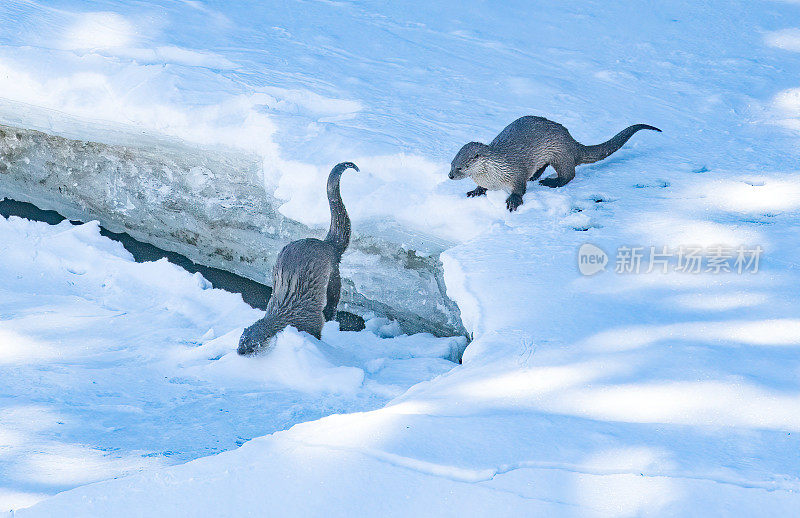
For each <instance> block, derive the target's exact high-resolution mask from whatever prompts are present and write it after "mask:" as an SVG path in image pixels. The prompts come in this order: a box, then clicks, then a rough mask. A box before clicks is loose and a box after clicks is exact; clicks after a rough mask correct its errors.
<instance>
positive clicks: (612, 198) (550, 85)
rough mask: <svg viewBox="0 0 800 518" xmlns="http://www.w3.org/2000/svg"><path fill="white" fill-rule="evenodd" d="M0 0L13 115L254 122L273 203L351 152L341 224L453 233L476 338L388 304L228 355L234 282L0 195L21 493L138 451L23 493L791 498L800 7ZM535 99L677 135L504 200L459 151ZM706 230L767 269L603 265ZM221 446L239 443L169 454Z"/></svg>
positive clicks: (798, 408) (150, 500) (290, 201)
mask: <svg viewBox="0 0 800 518" xmlns="http://www.w3.org/2000/svg"><path fill="white" fill-rule="evenodd" d="M0 13H2V17H3V19H4V21H8V23H7V24H6V25H7V32H5V33H4V34H3V35H2V36H0V43H2V44H3V46H2V47H0V70H2V74H0V85H2V89H0V92H2V95H0V96H1V97H5V98H7V99H8V100H9V101H13V103H12V102H9V103H8V104H7V105H6V104H4V105H3V106H6V108H4V109H3V110H2V115H3V120H6V121H12V122H13V120H14V118H16V120H17V121H18V122H19V121H20V120H22V119H24V116H25V113H24V111H23V112H21V111H20V110H19V106H20V105H19V104H17V103H20V102H21V103H28V104H33V105H36V106H38V107H44V108H48V109H50V110H56V111H60V112H65V113H68V114H69V115H71V116H77V117H83V118H87V119H98V120H99V121H102V122H113V123H125V124H134V125H138V126H139V127H141V128H143V129H145V130H147V131H151V132H160V133H164V134H169V135H173V136H178V137H180V138H184V139H187V140H190V141H193V142H199V143H201V144H208V145H211V144H214V145H216V144H224V145H233V146H240V147H245V148H247V149H248V150H251V151H257V152H259V153H261V154H262V156H264V158H265V168H264V171H265V186H266V187H267V188H268V189H271V190H275V194H276V196H277V197H278V198H280V199H283V200H285V201H286V203H285V205H284V206H283V207H282V211H283V212H284V214H286V215H287V216H290V217H294V218H297V219H299V220H301V221H303V222H304V223H308V224H310V225H314V226H318V227H321V226H324V224H325V221H326V218H327V213H326V210H325V200H324V198H323V197H322V196H321V195H320V194H321V193H320V192H319V189H317V186H318V185H322V180H323V178H324V173H325V171H326V170H327V168H329V167H330V164H331V163H333V162H337V161H340V160H343V159H352V160H355V161H356V162H357V163H358V164H359V165H360V166H361V167H362V169H363V171H364V173H365V174H364V175H363V176H362V177H360V179H359V180H353V179H351V181H350V182H349V183H348V182H347V180H345V182H344V185H343V196H344V198H345V200H346V201H347V203H348V207H349V208H351V213H352V216H353V220H354V226H356V227H357V226H359V225H369V224H371V222H373V221H375V220H377V219H384V218H392V219H393V221H395V222H396V223H397V224H398V226H400V227H402V228H405V229H407V231H408V232H409V233H415V234H420V235H425V236H430V237H431V238H435V239H440V240H443V241H444V242H453V243H456V244H455V245H454V246H452V247H450V248H449V249H448V250H447V251H446V252H445V253H444V255H443V262H444V267H445V277H446V281H447V289H448V293H449V294H450V296H451V297H452V298H453V299H454V300H455V301H456V302H458V304H459V306H460V308H461V312H462V317H463V321H464V324H465V325H466V326H467V328H468V329H469V330H470V331H471V332H472V333H473V338H474V341H473V342H471V343H470V345H469V347H468V348H467V350H466V352H465V355H464V363H463V365H461V366H455V365H454V364H452V363H448V362H447V361H446V360H444V359H442V358H441V357H442V356H447V355H448V353H449V351H450V350H451V348H452V347H454V342H452V341H448V340H446V339H443V340H436V339H433V338H430V337H425V338H422V337H419V336H416V337H405V336H398V337H393V338H381V337H380V336H381V335H383V336H387V335H392V334H394V333H392V330H391V326H389V328H383V329H378V328H379V324H380V323H379V322H373V326H372V328H373V331H369V330H366V331H364V332H361V333H339V332H338V331H337V330H336V329H335V328H331V327H329V328H327V329H326V332H325V334H324V335H323V341H322V342H316V341H312V340H309V339H308V338H306V337H302V336H300V335H297V334H296V333H292V332H291V331H290V332H287V333H286V334H285V335H284V336H282V338H281V344H280V345H279V348H278V349H277V350H276V351H275V353H274V354H273V355H268V356H265V357H263V358H259V359H257V360H249V359H241V358H237V357H235V356H234V355H232V354H231V353H230V351H231V349H232V348H233V345H234V343H235V341H236V332H237V330H238V329H240V328H241V326H243V325H245V324H246V323H248V322H249V321H252V320H253V319H254V318H256V317H257V316H258V313H257V312H255V311H253V310H251V309H249V308H248V307H247V306H245V305H244V304H243V303H242V302H241V301H240V300H239V299H238V298H237V297H233V296H232V295H229V294H225V293H222V292H218V291H216V290H208V289H203V288H204V287H205V286H206V285H205V283H204V282H203V281H202V279H200V278H197V277H192V276H190V275H188V274H185V273H182V272H180V271H179V270H177V269H176V268H174V267H172V266H170V265H168V264H164V263H151V264H135V263H133V262H131V261H130V259H129V258H128V257H127V255H126V254H125V252H124V251H122V250H121V249H119V247H117V245H114V244H113V243H111V242H109V241H106V240H104V239H102V238H100V237H99V236H98V234H97V229H96V227H95V226H93V225H91V224H88V225H83V226H80V227H69V226H67V225H66V224H62V225H60V226H56V227H47V226H45V225H42V224H35V223H29V222H25V221H22V220H11V221H7V222H6V221H0V233H2V237H3V241H4V242H5V243H9V246H8V247H6V250H10V251H7V252H5V253H4V255H3V256H2V260H0V268H2V270H1V271H2V278H3V279H6V281H5V285H4V286H3V288H2V290H3V291H0V294H2V311H3V313H2V315H3V319H2V321H1V322H2V327H0V333H2V334H0V337H2V344H3V349H2V353H0V354H2V356H0V358H2V362H1V363H0V367H2V368H3V371H4V372H3V379H4V380H6V379H9V380H11V381H10V382H6V383H4V384H3V388H2V395H3V400H2V401H3V404H4V405H5V406H6V408H5V409H4V412H3V415H2V418H1V419H2V421H0V441H2V442H0V473H2V477H1V478H0V481H2V486H3V489H2V490H1V491H4V493H0V499H2V500H3V501H4V502H8V503H7V504H4V505H5V507H14V508H19V507H22V506H25V505H27V504H29V503H33V502H34V501H36V500H39V499H41V498H43V497H44V496H47V495H50V494H52V493H54V492H56V491H59V490H61V489H65V488H69V487H74V486H77V485H81V484H85V483H88V482H91V481H94V480H101V479H104V478H111V477H116V476H118V475H120V474H124V473H130V472H133V471H137V470H140V471H141V472H140V473H138V474H135V475H133V476H130V477H125V478H118V479H116V480H109V481H105V482H100V483H98V484H91V485H85V486H83V487H79V488H77V489H74V490H72V491H67V492H64V493H61V494H59V495H57V496H55V497H53V498H49V499H45V500H43V501H41V502H39V503H38V505H35V506H34V507H31V508H29V509H21V510H19V511H18V512H17V513H16V514H17V515H19V516H57V515H65V514H69V515H71V516H151V515H164V516H179V515H182V516H198V515H202V516H228V515H237V516H239V515H241V516H248V515H250V516H263V515H300V516H318V515H322V514H324V515H326V516H352V515H356V514H362V515H398V516H409V515H454V516H455V515H457V516H463V515H486V516H488V515H492V516H496V515H501V516H502V515H530V514H534V513H539V514H543V515H546V516H550V515H558V516H561V515H566V516H569V515H589V514H600V515H613V516H642V515H658V516H676V515H679V516H726V515H727V516H743V515H745V516H748V515H749V516H754V515H768V516H789V515H793V514H796V512H797V509H798V508H800V470H799V469H798V466H800V441H799V440H798V432H800V355H798V346H800V299H798V297H797V289H796V287H797V285H798V282H800V268H798V263H797V257H798V253H799V252H800V244H799V243H798V241H797V228H798V224H800V212H799V211H800V179H798V176H797V167H796V163H797V151H796V150H797V142H798V135H797V134H796V133H795V131H796V130H797V128H798V127H800V123H798V120H800V102H798V98H799V97H798V91H800V85H798V84H797V83H798V79H797V78H798V77H799V76H798V74H797V72H798V71H800V66H798V65H799V64H800V63H799V62H798V56H797V54H796V52H797V50H798V49H799V48H800V45H798V40H799V38H798V27H800V6H798V5H794V4H792V3H791V2H760V1H756V2H733V3H732V2H721V1H720V2H704V3H695V2H688V1H686V2H684V1H679V0H672V1H670V2H661V3H658V4H656V5H651V4H648V5H647V6H644V5H643V4H640V3H638V2H633V1H631V2H627V1H625V2H614V3H608V2H547V3H540V4H537V5H529V3H528V2H519V3H516V2H510V3H504V4H503V5H502V6H499V5H495V4H486V3H474V4H473V3H467V4H464V3H462V2H459V3H456V2H440V3H435V4H434V3H422V2H414V3H393V4H392V5H391V6H387V5H384V4H382V3H371V2H367V3H361V2H352V3H351V2H295V3H290V4H280V5H277V4H276V5H275V6H272V7H265V6H264V5H263V3H261V2H222V1H220V2H199V1H185V2H166V1H164V2H152V3H150V4H148V5H144V6H143V5H141V4H130V5H129V4H128V3H123V2H112V1H106V2H92V3H91V6H89V5H88V4H82V3H80V2H75V1H63V2H58V1H56V2H48V3H47V4H46V5H45V4H43V3H42V4H40V3H36V2H30V1H26V2H11V3H10V4H6V5H4V6H3V7H1V8H0ZM528 113H533V114H539V115H544V116H548V117H550V118H552V119H554V120H557V121H559V122H562V123H563V124H565V125H566V126H567V127H568V128H569V129H570V130H571V132H572V134H573V135H574V136H575V137H576V138H577V139H578V140H580V141H582V142H584V143H596V142H599V141H601V140H605V139H606V138H608V137H610V136H611V135H613V134H614V133H615V132H616V131H618V130H620V129H622V128H623V127H624V126H626V125H628V124H631V123H635V122H644V123H650V124H654V125H656V126H658V127H660V128H661V129H663V130H664V133H661V134H654V133H649V132H643V133H640V134H637V135H635V136H634V137H633V138H632V139H631V141H630V142H629V143H628V145H626V147H625V148H624V149H623V150H621V151H620V152H618V153H617V154H615V155H614V156H612V157H611V158H609V159H607V160H605V161H603V162H599V163H597V164H594V165H591V166H583V167H581V168H579V170H578V174H577V178H576V180H574V181H573V182H572V183H570V184H569V185H568V186H566V187H565V188H562V189H559V190H550V189H546V188H543V187H537V186H533V185H531V186H530V189H529V192H528V194H527V195H526V197H525V204H524V205H523V206H522V207H521V209H520V211H519V212H517V213H514V214H508V213H507V212H506V211H505V204H504V198H505V195H504V194H503V193H489V196H488V197H486V198H481V199H466V198H465V197H464V195H463V193H464V192H466V191H467V190H469V189H471V188H472V187H473V185H472V184H471V183H470V182H469V181H464V182H449V181H447V180H446V171H447V162H448V161H449V159H450V158H451V157H452V155H453V154H454V153H455V151H457V149H458V147H459V146H460V145H461V144H463V143H465V142H467V141H469V140H481V141H484V142H486V141H489V140H491V138H492V137H493V136H494V135H495V134H496V133H497V132H498V131H499V130H501V129H502V128H503V126H505V124H507V123H508V122H510V121H511V120H513V119H514V118H516V117H517V116H519V115H522V114H528ZM34 124H35V125H36V126H38V127H39V128H40V129H41V128H43V127H44V129H47V130H49V131H53V132H59V133H62V134H69V133H70V132H75V131H79V130H76V128H74V127H70V125H69V124H66V123H64V122H63V120H62V119H60V118H59V117H57V116H53V117H52V118H50V119H47V120H45V121H42V120H37V121H32V122H30V125H34ZM98 128H99V129H97V130H96V131H98V132H100V133H102V124H98ZM80 131H82V132H84V133H83V135H84V136H85V137H86V138H89V137H90V135H89V133H91V130H89V129H86V128H83V129H81V130H80ZM585 243H591V244H593V245H595V246H597V247H599V248H601V249H602V250H604V251H605V252H606V253H608V255H609V256H610V258H609V261H610V262H609V264H608V265H607V267H606V270H607V271H605V272H601V273H597V274H596V275H594V276H588V277H587V276H582V275H581V274H580V273H579V271H578V266H577V256H578V249H579V248H580V246H581V245H582V244H585ZM719 245H722V246H727V247H732V248H735V247H738V246H740V245H743V246H745V247H747V248H748V249H754V248H755V247H757V246H760V247H761V248H762V249H763V253H762V254H761V255H760V263H759V271H758V272H757V273H750V272H744V273H741V274H739V273H735V272H730V273H712V272H707V273H700V274H691V273H679V272H675V271H672V270H673V269H674V261H675V258H673V263H672V264H671V265H668V269H669V270H671V271H669V273H666V274H664V273H660V272H659V268H655V271H654V272H652V273H649V274H648V273H644V270H647V269H648V268H647V256H646V255H645V258H644V260H643V264H644V267H643V268H642V270H643V271H642V273H638V274H637V273H629V274H621V273H615V271H614V270H615V266H616V264H615V259H616V255H617V250H618V249H619V248H620V247H636V246H640V247H644V251H645V252H646V253H647V252H649V247H651V246H653V247H657V249H658V250H661V248H662V247H664V246H667V247H670V250H675V249H677V248H678V247H680V246H684V247H695V246H702V247H710V248H709V249H710V251H713V247H715V246H719ZM710 257H711V256H710V255H709V256H707V257H706V258H705V260H706V264H707V263H708V262H709V261H711V258H710ZM704 267H705V265H704ZM212 328H213V331H209V330H210V329H212ZM226 353H227V354H226ZM437 375H438V376H437ZM412 385H413V386H412ZM406 387H410V388H409V389H407V390H406ZM387 401H388V404H386V403H387ZM384 405H385V406H384ZM379 407H380V408H379ZM348 412H349V413H348ZM221 414H225V415H223V416H221ZM328 414H337V415H329V416H328V417H323V416H325V415H328ZM300 422H303V423H302V424H296V425H295V426H294V427H292V428H290V429H288V430H285V431H280V432H277V433H273V434H271V435H266V434H268V433H270V432H273V431H276V430H281V429H285V428H288V427H289V426H291V425H293V424H295V423H300ZM259 434H260V435H265V436H264V437H260V438H258V439H254V440H252V441H249V442H247V443H246V444H244V445H242V446H241V447H239V448H236V449H234V448H235V446H236V444H237V441H243V440H246V439H249V438H251V437H253V436H255V435H259ZM220 450H232V451H227V452H224V453H220V454H217V455H209V456H206V457H204V458H200V459H197V460H193V461H191V462H188V463H184V464H181V465H178V466H172V467H166V468H162V466H163V465H165V464H175V463H180V462H182V461H184V460H188V459H192V458H196V457H200V456H203V455H206V454H212V453H217V452H218V451H220Z"/></svg>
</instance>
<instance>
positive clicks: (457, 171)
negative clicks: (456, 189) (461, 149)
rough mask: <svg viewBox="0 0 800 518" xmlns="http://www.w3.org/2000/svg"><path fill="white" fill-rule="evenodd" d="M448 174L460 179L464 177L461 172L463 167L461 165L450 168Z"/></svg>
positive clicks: (453, 178)
mask: <svg viewBox="0 0 800 518" xmlns="http://www.w3.org/2000/svg"><path fill="white" fill-rule="evenodd" d="M447 176H448V178H450V179H451V180H458V179H460V178H464V175H462V174H461V168H460V167H455V168H453V169H451V170H450V174H448V175H447Z"/></svg>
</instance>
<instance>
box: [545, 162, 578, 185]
mask: <svg viewBox="0 0 800 518" xmlns="http://www.w3.org/2000/svg"><path fill="white" fill-rule="evenodd" d="M553 169H555V170H556V173H558V176H557V177H555V178H545V179H544V180H540V181H539V184H541V185H544V186H545V187H563V186H565V185H567V184H568V183H569V182H571V181H572V179H573V178H575V164H553Z"/></svg>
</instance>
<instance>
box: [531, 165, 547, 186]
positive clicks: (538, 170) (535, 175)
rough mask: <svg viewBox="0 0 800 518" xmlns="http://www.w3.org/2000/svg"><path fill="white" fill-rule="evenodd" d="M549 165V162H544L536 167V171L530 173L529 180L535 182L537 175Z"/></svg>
mask: <svg viewBox="0 0 800 518" xmlns="http://www.w3.org/2000/svg"><path fill="white" fill-rule="evenodd" d="M549 165H550V164H544V165H543V166H542V167H540V168H539V169H537V170H536V172H535V173H533V174H532V175H531V177H530V179H529V181H531V182H535V181H536V180H538V179H539V177H540V176H542V173H544V170H545V169H547V166H549Z"/></svg>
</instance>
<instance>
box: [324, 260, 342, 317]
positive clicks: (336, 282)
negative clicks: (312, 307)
mask: <svg viewBox="0 0 800 518" xmlns="http://www.w3.org/2000/svg"><path fill="white" fill-rule="evenodd" d="M341 292H342V278H341V276H340V275H339V268H335V269H334V271H333V272H331V278H330V279H329V280H328V302H327V303H326V304H325V308H324V309H323V310H322V315H323V316H324V317H325V321H326V322H328V321H330V320H333V318H334V317H335V316H336V306H338V305H339V297H340V296H341Z"/></svg>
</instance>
